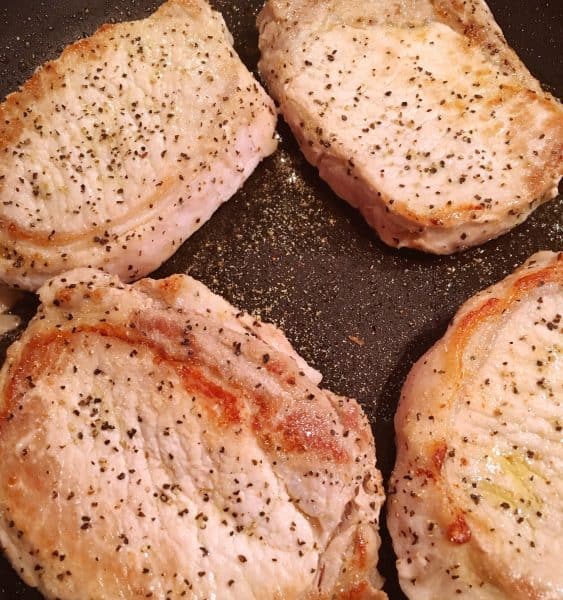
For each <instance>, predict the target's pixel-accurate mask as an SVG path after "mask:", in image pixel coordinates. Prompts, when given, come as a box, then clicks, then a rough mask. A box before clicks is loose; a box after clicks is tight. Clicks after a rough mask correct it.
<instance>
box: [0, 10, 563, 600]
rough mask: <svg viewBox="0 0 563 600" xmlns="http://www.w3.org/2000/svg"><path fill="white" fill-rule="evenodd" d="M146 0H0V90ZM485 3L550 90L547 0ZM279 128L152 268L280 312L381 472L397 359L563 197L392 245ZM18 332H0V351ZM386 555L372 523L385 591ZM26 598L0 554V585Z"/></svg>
mask: <svg viewBox="0 0 563 600" xmlns="http://www.w3.org/2000/svg"><path fill="white" fill-rule="evenodd" d="M159 4H160V2H158V1H155V0H121V1H118V0H113V1H108V0H51V1H48V0H43V1H39V0H17V1H14V0H0V95H1V96H2V97H4V96H5V95H6V94H7V93H9V92H10V91H12V90H14V89H15V88H16V87H17V86H18V85H20V84H21V83H23V82H24V81H25V80H26V79H27V78H28V77H29V76H30V75H31V74H32V72H33V70H34V69H35V67H36V66H37V65H39V64H41V63H42V62H44V61H45V60H47V59H50V58H54V57H55V56H56V55H57V54H58V53H59V52H60V50H61V49H62V48H63V46H65V45H67V44H68V43H70V42H71V41H73V40H75V39H77V38H79V37H83V36H85V35H89V34H91V33H93V31H94V30H95V29H96V28H97V27H98V26H99V25H101V24H102V23H105V22H111V21H122V20H129V19H135V18H140V17H143V16H146V15H147V14H148V13H150V12H151V11H152V10H154V9H155V8H156V6H158V5H159ZM213 4H214V5H215V6H216V7H217V8H218V9H219V10H221V11H222V13H223V14H224V16H225V19H226V21H227V24H228V26H229V28H230V30H231V32H232V33H233V35H234V38H235V43H236V48H237V50H238V51H239V53H240V55H241V56H242V58H243V60H244V61H245V62H246V64H247V65H248V66H249V67H250V68H252V69H254V68H255V66H256V62H257V60H258V45H257V33H256V29H255V17H256V13H257V11H258V9H259V6H260V4H261V2H260V1H259V0H248V1H243V0H239V1H237V0H215V2H213ZM489 5H490V6H491V9H492V10H493V13H494V14H495V17H496V18H497V20H498V22H499V24H500V25H501V27H502V29H503V30H504V32H505V35H506V37H507V39H508V41H509V43H510V44H511V45H512V47H513V48H514V49H515V50H516V51H517V52H518V54H519V55H520V57H521V58H522V59H523V60H524V62H525V63H526V65H527V66H528V68H530V70H531V71H532V73H533V74H534V75H535V76H536V77H537V78H538V79H540V81H542V83H543V84H544V85H545V86H546V88H547V89H549V90H550V91H551V92H552V93H554V94H555V95H557V96H559V97H561V96H562V95H563V61H562V60H561V56H563V43H562V39H563V35H562V25H561V23H563V5H562V4H561V2H560V1H559V0H545V1H543V2H540V1H539V0H491V1H490V2H489ZM279 131H280V135H281V144H280V148H279V150H278V152H277V153H276V154H275V155H274V156H272V157H270V158H268V159H267V160H265V161H264V162H263V163H262V164H261V165H260V166H259V167H258V169H257V170H256V172H255V173H254V174H253V175H252V177H251V178H250V180H249V181H248V182H247V183H246V185H245V186H244V188H243V189H242V190H241V191H240V192H239V193H238V194H236V196H235V197H234V198H233V199H232V200H230V201H229V202H228V203H226V204H225V205H224V206H223V207H222V208H221V209H220V210H219V211H218V212H217V213H216V214H215V215H214V216H213V217H212V219H211V220H210V221H209V222H208V223H207V224H206V225H205V226H204V227H203V228H202V229H201V230H200V231H199V232H197V233H196V234H195V235H194V236H192V237H191V238H190V239H189V240H188V241H187V242H186V243H185V244H184V245H183V246H182V248H181V249H180V250H179V251H178V253H177V254H176V255H175V256H174V257H172V258H171V259H170V260H169V261H168V262H167V263H165V264H164V265H163V266H162V267H161V268H160V269H159V270H158V271H157V273H156V274H155V276H157V277H164V276H166V275H169V274H172V273H190V274H191V275H192V276H194V277H196V278H198V279H200V280H201V281H203V282H204V283H206V284H207V285H208V286H209V287H210V288H211V289H212V290H213V291H215V292H217V293H219V294H221V295H222V296H224V297H225V298H227V299H228V300H229V301H231V302H232V303H234V304H235V305H237V306H239V307H240V308H243V309H245V310H249V311H253V312H256V313H258V314H260V315H261V316H262V317H263V318H264V319H265V320H270V321H273V322H275V323H276V324H278V325H280V326H281V327H282V328H283V329H284V331H285V332H286V333H287V335H288V337H289V338H290V340H291V341H292V342H293V344H294V346H295V348H296V349H297V350H298V352H299V353H300V354H301V355H302V356H303V357H304V358H305V359H307V360H308V361H309V362H310V363H311V364H312V365H313V366H314V367H316V368H317V369H319V370H320V371H321V372H322V373H323V374H324V377H325V378H324V385H325V386H326V387H328V388H330V389H332V390H333V391H335V392H337V393H340V394H345V395H348V396H355V397H356V398H358V400H359V401H360V402H361V404H362V406H363V407H364V409H365V411H366V413H367V414H368V416H369V418H370V421H371V423H372V426H373V431H374V434H375V439H376V443H377V455H378V461H379V467H380V468H381V470H382V472H383V475H384V477H385V479H387V478H388V476H389V474H390V471H391V468H392V465H393V461H394V455H395V450H394V442H393V414H394V412H395V408H396V406H397V401H398V398H399V392H400V388H401V385H402V383H403V381H404V379H405V376H406V374H407V373H408V371H409V369H410V367H411V365H412V364H413V362H414V361H415V360H416V359H417V358H418V357H419V356H420V355H421V354H422V353H423V352H424V351H425V350H426V349H427V348H428V347H429V346H430V345H431V344H432V343H434V342H435V341H436V340H437V339H438V338H439V337H440V336H441V335H442V334H443V332H444V330H445V328H446V326H447V324H448V321H449V320H450V319H451V318H452V316H453V315H454V313H455V311H456V310H457V308H458V307H459V305H460V304H461V303H462V302H463V301H464V300H466V299H467V298H469V297H470V296H471V295H473V294H474V293H475V292H477V291H478V290H480V289H482V288H484V287H486V286H488V285H490V284H492V283H494V282H496V281H498V280H500V279H501V278H502V277H504V276H505V275H507V274H508V273H509V272H510V271H512V270H513V269H514V268H515V267H516V266H517V265H519V264H520V263H522V262H523V261H524V260H525V259H526V258H528V256H530V255H531V254H532V253H533V252H536V251H538V250H549V249H551V250H561V249H563V201H562V198H561V196H560V197H559V198H558V199H557V200H556V201H554V202H551V203H549V204H548V205H545V206H543V207H541V208H540V209H538V210H537V211H536V212H535V213H534V214H533V215H532V217H530V218H529V219H528V221H527V222H526V223H524V224H523V225H521V226H520V227H518V228H516V229H515V230H513V231H512V232H511V233H509V234H507V235H505V236H503V237H501V238H500V239H498V240H495V241H492V242H489V243H488V244H485V245H484V246H481V247H479V248H475V249H473V250H469V251H467V252H464V253H463V254H458V255H454V256H449V257H436V256H427V255H423V254H421V253H418V252H413V251H408V250H402V251H398V250H393V249H390V248H388V247H386V246H385V245H384V244H382V243H381V242H380V241H379V240H378V238H377V236H376V235H375V233H373V232H372V231H371V230H370V229H369V228H368V226H367V225H366V224H365V223H364V221H363V219H362V218H361V217H360V216H359V214H358V213H356V211H354V210H353V209H352V208H350V207H349V206H348V205H347V204H345V203H344V202H343V201H342V200H340V199H338V198H337V197H336V196H335V195H334V194H333V193H332V192H331V191H330V189H329V188H328V187H327V186H326V185H325V184H324V183H323V182H322V181H321V180H320V179H319V178H318V176H317V174H316V171H315V169H313V168H312V167H311V166H309V165H308V164H307V163H306V161H305V160H304V159H303V157H302V156H301V154H300V152H299V150H298V148H297V145H296V143H295V141H294V140H293V138H292V136H291V133H290V132H289V130H288V128H287V127H286V126H285V125H284V124H283V123H280V126H279ZM35 308H36V301H35V299H34V297H33V296H31V295H29V296H28V297H27V298H26V299H25V300H24V301H23V302H22V303H20V305H19V306H18V309H17V310H18V312H19V314H20V315H21V316H22V317H24V322H25V321H26V319H29V318H30V317H31V316H32V315H33V313H34V311H35ZM20 333H21V329H20V330H19V331H17V332H15V333H13V334H9V335H7V336H5V338H4V339H3V340H2V341H0V352H1V358H0V360H3V356H4V353H5V351H6V348H7V347H8V345H9V344H10V343H11V342H12V341H13V340H14V339H15V338H16V337H17V336H18V335H19V334H20ZM350 337H352V338H353V340H355V341H353V340H351V339H350ZM358 342H360V343H358ZM384 522H385V519H384V518H382V524H384ZM394 561H395V557H394V555H393V551H392V548H391V544H390V540H389V537H388V535H387V532H386V530H385V528H384V529H383V547H382V550H381V564H380V567H381V570H382V572H383V574H384V575H385V577H386V579H387V583H386V586H385V589H386V590H387V592H388V593H389V597H390V598H391V599H392V600H400V599H403V598H404V596H403V595H402V593H401V592H400V589H399V586H398V584H397V577H396V574H395V569H394ZM40 598H41V596H40V595H39V594H38V593H37V592H35V591H33V590H31V589H29V588H27V587H26V586H25V585H24V584H23V583H22V582H21V581H20V580H19V578H18V576H17V575H16V573H15V572H14V571H13V570H12V569H11V567H10V566H9V564H8V563H7V561H6V560H5V559H3V558H0V599H6V600H24V599H25V600H37V599H40ZM78 600H81V599H78Z"/></svg>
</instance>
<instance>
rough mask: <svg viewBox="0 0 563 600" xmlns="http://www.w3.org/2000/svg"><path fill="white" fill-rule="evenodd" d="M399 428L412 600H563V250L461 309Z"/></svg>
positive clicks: (415, 374)
mask: <svg viewBox="0 0 563 600" xmlns="http://www.w3.org/2000/svg"><path fill="white" fill-rule="evenodd" d="M395 431H396V436H397V463H396V465H395V470H394V473H393V476H392V478H391V482H390V486H389V494H390V495H389V506H388V524H389V530H390V532H391V536H392V538H393V545H394V547H395V551H396V553H397V557H398V561H397V567H398V571H399V579H400V583H401V586H402V588H403V590H404V591H405V593H406V594H407V596H408V597H409V598H410V599H411V600H434V599H436V598H448V599H449V598H462V599H463V598H466V599H468V600H469V599H472V600H473V599H474V600H529V599H530V598H535V599H538V600H540V599H541V600H560V599H561V598H563V569H562V568H561V557H562V556H563V433H562V431H563V253H555V252H540V253H538V254H535V255H533V256H532V257H531V258H530V259H529V260H528V261H527V262H526V263H525V264H524V265H523V266H522V267H520V268H519V269H518V270H516V271H515V272H514V273H513V274H512V275H510V276H509V277H507V278H506V279H505V280H504V281H502V282H500V283H499V284H497V285H495V286H493V287H491V288H489V289H487V290H485V291H484V292H481V293H480V294H478V295H477V296H475V297H473V298H472V299H470V300H469V301H468V302H467V303H466V304H464V305H463V307H462V308H461V309H460V311H459V312H458V313H457V315H456V317H455V318H454V320H453V323H452V325H451V326H450V328H449V329H448V331H447V333H446V334H445V336H444V337H443V338H442V339H441V340H440V341H439V342H438V343H437V344H436V345H435V346H434V347H433V348H432V349H431V350H430V351H429V352H427V353H426V354H425V355H424V356H423V357H422V358H421V359H420V360H419V361H418V362H417V363H416V365H415V366H414V367H413V369H412V371H411V373H410V375H409V376H408V378H407V381H406V383H405V386H404V388H403V392H402V395H401V400H400V404H399V409H398V412H397V414H396V417H395Z"/></svg>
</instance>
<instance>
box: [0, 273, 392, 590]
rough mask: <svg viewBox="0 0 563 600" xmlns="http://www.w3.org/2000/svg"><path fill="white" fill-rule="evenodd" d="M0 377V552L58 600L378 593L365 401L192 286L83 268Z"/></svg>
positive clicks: (45, 307) (64, 279)
mask: <svg viewBox="0 0 563 600" xmlns="http://www.w3.org/2000/svg"><path fill="white" fill-rule="evenodd" d="M39 293H40V296H41V301H42V305H41V307H40V309H39V312H38V314H37V316H36V317H35V318H34V319H33V320H32V322H31V324H30V325H29V327H28V329H27V330H26V332H25V333H24V335H23V337H22V338H21V340H19V341H18V342H16V343H15V344H14V345H13V346H12V347H11V348H10V350H9V351H8V359H7V362H6V364H5V365H4V367H3V369H2V371H1V373H0V389H1V390H2V400H1V402H2V405H1V410H0V544H1V545H2V547H4V548H5V550H6V553H7V555H8V557H9V559H10V560H11V562H12V564H13V565H14V567H15V568H16V570H17V571H18V572H19V573H20V574H21V576H22V577H23V578H24V579H25V581H26V582H27V583H28V584H30V585H32V586H36V587H38V588H39V589H40V591H41V592H42V593H43V594H44V595H45V596H46V597H47V598H52V599H54V598H60V599H62V600H76V599H77V598H80V599H81V600H93V599H96V600H102V599H107V600H116V599H136V598H139V599H140V598H147V597H149V596H150V595H151V594H152V596H151V597H154V598H161V599H165V598H170V599H175V598H198V599H204V598H221V599H222V600H228V599H233V600H234V599H237V600H245V599H256V600H259V599H260V600H264V599H279V600H282V599H283V600H290V599H303V600H305V599H319V600H320V599H329V598H330V599H333V598H334V599H337V598H342V599H344V598H346V599H347V598H363V599H378V598H385V597H386V596H385V594H383V593H382V592H380V591H379V587H380V586H381V580H380V577H379V575H378V573H377V568H376V565H377V555H378V548H379V543H380V540H379V533H378V517H379V510H380V507H381V504H382V502H383V488H382V485H381V479H380V475H379V472H378V471H377V469H376V467H375V449H374V441H373V437H372V434H371V429H370V426H369V424H368V421H367V419H366V417H365V415H364V414H363V412H362V410H361V408H360V407H359V405H358V404H357V402H356V401H355V400H351V399H348V398H343V397H340V396H336V395H335V394H332V393H330V392H328V391H326V390H323V389H321V388H320V387H319V383H320V379H321V376H320V374H319V373H317V372H316V371H315V370H314V369H312V368H311V367H309V366H307V365H306V364H305V362H304V361H303V360H302V359H301V358H300V357H299V356H298V355H297V354H296V353H295V351H294V350H293V349H292V347H291V346H290V344H289V342H288V341H287V339H286V338H285V337H284V335H283V334H282V333H281V332H280V331H279V330H278V329H276V328H275V327H274V326H272V325H268V324H265V323H262V322H260V321H258V320H256V319H254V318H252V317H250V316H249V315H247V314H245V313H242V312H239V311H237V310H236V309H234V308H233V307H232V306H231V305H230V304H228V303H227V302H226V301H224V300H223V299H221V298H219V297H218V296H216V295H214V294H213V293H211V292H210V291H209V290H208V289H207V288H206V287H205V286H204V285H202V284H201V283H199V282H197V281H195V280H193V279H191V278H190V277H187V276H184V275H177V276H173V277H170V278H168V279H165V280H162V281H154V280H150V279H144V280H141V281H139V282H138V283H136V284H134V285H126V284H122V283H121V282H120V281H119V280H118V278H117V277H116V276H112V275H107V274H105V273H103V272H101V271H97V270H92V269H78V270H75V271H72V272H70V273H68V274H65V275H63V276H61V277H59V278H56V279H54V280H52V281H49V282H48V283H46V284H45V285H44V286H43V287H42V288H41V289H40V292H39Z"/></svg>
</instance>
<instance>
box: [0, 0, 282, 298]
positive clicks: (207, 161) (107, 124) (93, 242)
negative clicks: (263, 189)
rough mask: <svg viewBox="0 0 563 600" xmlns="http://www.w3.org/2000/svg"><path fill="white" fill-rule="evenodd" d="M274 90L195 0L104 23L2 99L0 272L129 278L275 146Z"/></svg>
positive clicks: (35, 277)
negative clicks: (88, 270)
mask: <svg viewBox="0 0 563 600" xmlns="http://www.w3.org/2000/svg"><path fill="white" fill-rule="evenodd" d="M275 123H276V115H275V110H274V106H273V102H272V101H271V100H270V98H269V97H268V96H267V95H266V93H265V92H264V90H263V89H262V88H261V87H260V85H259V84H258V83H257V82H256V80H255V79H254V78H253V76H252V75H251V74H250V73H249V71H248V70H247V69H246V67H245V66H244V65H243V64H242V62H241V61H240V59H239V57H238V56H237V55H236V53H235V51H234V49H233V47H232V44H231V36H230V34H229V32H228V31H227V28H226V26H225V23H224V21H223V18H222V17H221V15H220V14H219V13H217V12H215V11H213V10H211V8H210V7H209V6H208V4H207V3H206V2H205V1H204V0H168V1H167V2H165V3H164V4H163V5H162V6H161V7H160V8H159V9H158V10H157V11H156V12H155V13H154V14H153V15H152V16H150V17H149V18H147V19H144V20H141V21H135V22H129V23H120V24H117V25H104V26H103V27H101V28H100V29H99V30H98V31H97V32H96V33H95V34H94V35H93V36H92V37H90V38H87V39H83V40H80V41H78V42H76V43H75V44H73V45H71V46H69V47H68V48H67V49H66V50H64V52H63V53H62V55H61V56H60V57H59V58H58V59H57V60H55V61H53V62H49V63H47V64H45V65H44V66H43V67H42V68H40V69H39V70H38V71H37V72H36V73H35V75H34V76H33V77H32V78H31V79H30V80H29V81H28V82H27V83H26V84H25V85H24V86H23V87H22V88H21V89H20V90H19V91H17V92H15V93H14V94H11V95H10V96H8V98H7V99H6V101H5V102H4V103H3V104H1V105H0V280H2V281H4V282H6V283H8V284H10V285H15V286H19V287H22V288H26V289H30V290H34V289H36V288H37V287H39V286H40V285H41V284H42V283H43V282H44V281H45V280H46V279H48V278H50V277H52V276H54V275H57V274H60V273H61V272H64V271H66V270H68V269H71V268H73V267H81V266H82V267H83V266H93V267H99V268H103V269H104V270H106V271H108V272H112V273H116V274H118V275H119V276H120V277H121V278H122V279H124V280H128V281H131V280H134V279H137V278H139V277H141V276H143V275H146V274H147V273H149V272H151V271H152V270H154V269H155V268H156V267H158V266H159V265H160V264H161V263H162V262H163V261H164V260H166V259H167V258H168V257H170V256H171V255H172V254H173V253H174V252H175V251H176V250H177V249H178V248H179V246H180V245H181V244H182V242H183V241H184V240H185V239H186V238H188V237H189V236H190V235H191V234H192V233H193V232H194V231H195V230H197V229H198V228H199V227H200V226H201V225H202V224H203V223H205V222H206V221H207V220H208V219H209V218H210V216H211V215H212V214H213V212H214V211H215V210H216V209H217V208H218V207H219V206H220V205H221V204H222V203H223V202H224V201H225V200H227V199H228V198H230V197H231V196H232V195H233V194H234V193H235V192H236V190H237V189H238V188H239V187H240V186H241V185H242V184H243V182H244V181H245V180H246V178H247V177H248V176H249V175H250V173H251V172H252V171H253V170H254V168H255V167H256V165H257V164H258V162H259V161H260V160H261V159H262V158H263V157H264V156H267V155H269V154H271V153H272V152H273V151H274V149H275V148H276V141H275V138H274V129H275Z"/></svg>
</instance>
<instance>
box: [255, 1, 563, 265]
mask: <svg viewBox="0 0 563 600" xmlns="http://www.w3.org/2000/svg"><path fill="white" fill-rule="evenodd" d="M258 26H259V29H260V49H261V52H262V59H261V62H260V71H261V74H262V76H263V78H264V79H265V80H266V82H267V84H268V86H269V90H270V92H271V93H272V95H273V96H274V98H275V99H276V100H277V101H278V102H279V104H280V107H281V111H282V113H283V115H284V117H285V119H286V121H287V122H288V123H289V125H290V126H291V128H292V130H293V132H294V133H295V135H296V137H297V139H298V141H299V144H300V146H301V149H302V150H303V152H304V154H305V156H306V157H307V159H308V160H309V161H310V162H311V163H312V164H313V165H315V166H316V167H317V168H318V169H319V173H320V175H321V177H322V178H323V179H325V180H326V181H327V182H328V183H329V184H330V186H331V187H332V188H333V190H334V191H335V192H336V193H337V194H338V195H339V196H341V197H342V198H344V199H345V200H347V201H348V202H349V203H350V204H352V205H353V206H355V207H356V208H358V209H359V210H360V211H361V213H362V214H363V216H364V217H365V219H366V220H367V221H368V223H369V224H370V225H371V226H372V227H374V228H375V229H376V231H377V232H378V234H379V236H380V237H381V239H382V240H383V241H384V242H386V243H387V244H389V245H391V246H397V247H401V246H408V247H411V248H417V249H420V250H425V251H428V252H434V253H438V254H447V253H451V252H455V251H458V250H463V249H464V248H467V247H469V246H472V245H475V244H479V243H481V242H484V241H486V240H488V239H491V238H493V237H496V236H498V235H500V234H501V233H504V232H506V231H508V230H509V229H510V228H512V227H514V226H515V225H516V224H518V223H520V222H521V221H523V220H524V219H525V218H526V217H527V216H528V215H529V214H530V212H531V211H532V210H533V209H534V208H535V207H537V206H538V205H539V204H541V203H542V202H544V201H546V200H549V199H551V198H553V197H554V196H556V195H557V184H558V181H559V179H560V178H561V175H562V174H563V109H562V107H561V105H560V104H559V103H558V101H557V100H555V99H554V98H553V97H552V96H550V95H549V94H548V93H546V92H544V91H542V89H541V88H540V85H539V83H538V82H537V81H536V80H535V79H534V78H533V77H532V76H531V75H530V73H529V72H528V71H527V70H526V68H525V66H524V65H523V64H522V63H521V62H520V60H519V59H518V57H517V56H516V55H515V53H514V52H513V51H512V50H511V49H510V48H509V46H508V45H507V43H506V40H505V39H504V37H503V35H502V32H501V30H500V29H499V27H498V25H497V24H496V23H495V21H494V19H493V16H492V14H491V12H490V11H489V9H488V7H487V5H486V4H485V3H484V2H483V1H482V0H468V1H464V2H461V0H447V1H446V0H437V1H433V0H407V1H402V0H401V1H400V0H377V1H373V0H369V1H368V0H351V1H344V0H327V1H326V2H318V1H316V0H268V1H267V2H266V5H265V7H264V9H263V10H262V12H261V14H260V16H259V18H258Z"/></svg>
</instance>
